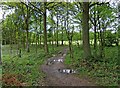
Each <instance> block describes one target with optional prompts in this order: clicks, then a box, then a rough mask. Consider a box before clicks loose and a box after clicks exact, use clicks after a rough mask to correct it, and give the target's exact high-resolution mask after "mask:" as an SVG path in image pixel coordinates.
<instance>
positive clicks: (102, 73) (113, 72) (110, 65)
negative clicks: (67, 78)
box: [65, 46, 118, 86]
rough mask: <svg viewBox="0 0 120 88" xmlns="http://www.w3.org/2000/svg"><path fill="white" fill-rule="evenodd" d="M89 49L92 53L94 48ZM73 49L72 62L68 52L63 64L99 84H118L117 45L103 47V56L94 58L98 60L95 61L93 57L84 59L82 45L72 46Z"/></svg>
mask: <svg viewBox="0 0 120 88" xmlns="http://www.w3.org/2000/svg"><path fill="white" fill-rule="evenodd" d="M91 49H92V53H93V51H94V50H93V48H91ZM73 51H74V62H73V60H71V59H70V54H69V53H68V54H67V56H66V59H65V64H66V65H67V66H68V67H72V68H74V69H77V70H78V72H79V76H80V77H83V76H87V77H89V78H91V79H93V80H95V83H96V84H97V85H101V86H118V73H117V68H118V64H117V59H118V47H105V58H100V57H97V58H96V59H99V60H100V61H95V60H94V58H93V57H91V58H89V59H88V60H89V61H85V60H84V59H83V49H82V47H80V48H78V47H76V46H73Z"/></svg>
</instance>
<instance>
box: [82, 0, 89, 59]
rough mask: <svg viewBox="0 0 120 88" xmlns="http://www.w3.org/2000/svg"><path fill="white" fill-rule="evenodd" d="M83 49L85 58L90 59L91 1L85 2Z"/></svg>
mask: <svg viewBox="0 0 120 88" xmlns="http://www.w3.org/2000/svg"><path fill="white" fill-rule="evenodd" d="M82 22H83V24H82V27H83V50H84V58H85V59H89V57H90V56H91V50H90V40H89V2H83V19H82Z"/></svg>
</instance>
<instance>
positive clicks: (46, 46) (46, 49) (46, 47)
mask: <svg viewBox="0 0 120 88" xmlns="http://www.w3.org/2000/svg"><path fill="white" fill-rule="evenodd" d="M43 17H44V47H45V52H46V53H48V44H47V30H46V2H44V13H43Z"/></svg>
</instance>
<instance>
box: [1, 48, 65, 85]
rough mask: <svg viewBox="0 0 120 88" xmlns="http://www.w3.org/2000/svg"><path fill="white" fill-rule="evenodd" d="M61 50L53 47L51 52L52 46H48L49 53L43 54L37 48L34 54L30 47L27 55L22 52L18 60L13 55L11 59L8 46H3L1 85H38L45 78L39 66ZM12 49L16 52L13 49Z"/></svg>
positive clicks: (33, 49) (40, 49) (42, 50)
mask: <svg viewBox="0 0 120 88" xmlns="http://www.w3.org/2000/svg"><path fill="white" fill-rule="evenodd" d="M61 48H63V47H62V46H60V47H55V49H54V50H53V49H52V46H49V51H50V53H49V54H45V53H44V49H43V48H40V47H38V51H37V53H36V52H35V48H34V46H33V47H32V46H31V49H30V50H31V51H30V52H29V53H27V52H26V51H25V50H22V57H21V58H20V57H18V56H15V55H13V57H11V56H10V55H9V48H8V46H7V47H6V46H4V47H3V66H2V71H3V79H2V80H3V85H12V86H20V85H23V86H25V85H27V86H31V85H32V86H38V85H40V83H39V82H40V80H42V79H43V78H44V77H45V75H44V74H43V73H42V71H41V70H40V65H42V64H43V63H44V61H45V60H46V59H47V58H49V57H51V56H52V55H53V54H55V53H56V52H58V51H59V50H61ZM13 49H14V50H16V49H15V47H14V48H13ZM14 50H13V51H14Z"/></svg>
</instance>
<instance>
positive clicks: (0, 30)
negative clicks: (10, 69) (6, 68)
mask: <svg viewBox="0 0 120 88" xmlns="http://www.w3.org/2000/svg"><path fill="white" fill-rule="evenodd" d="M0 25H1V24H0ZM1 64H2V29H0V65H1Z"/></svg>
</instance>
